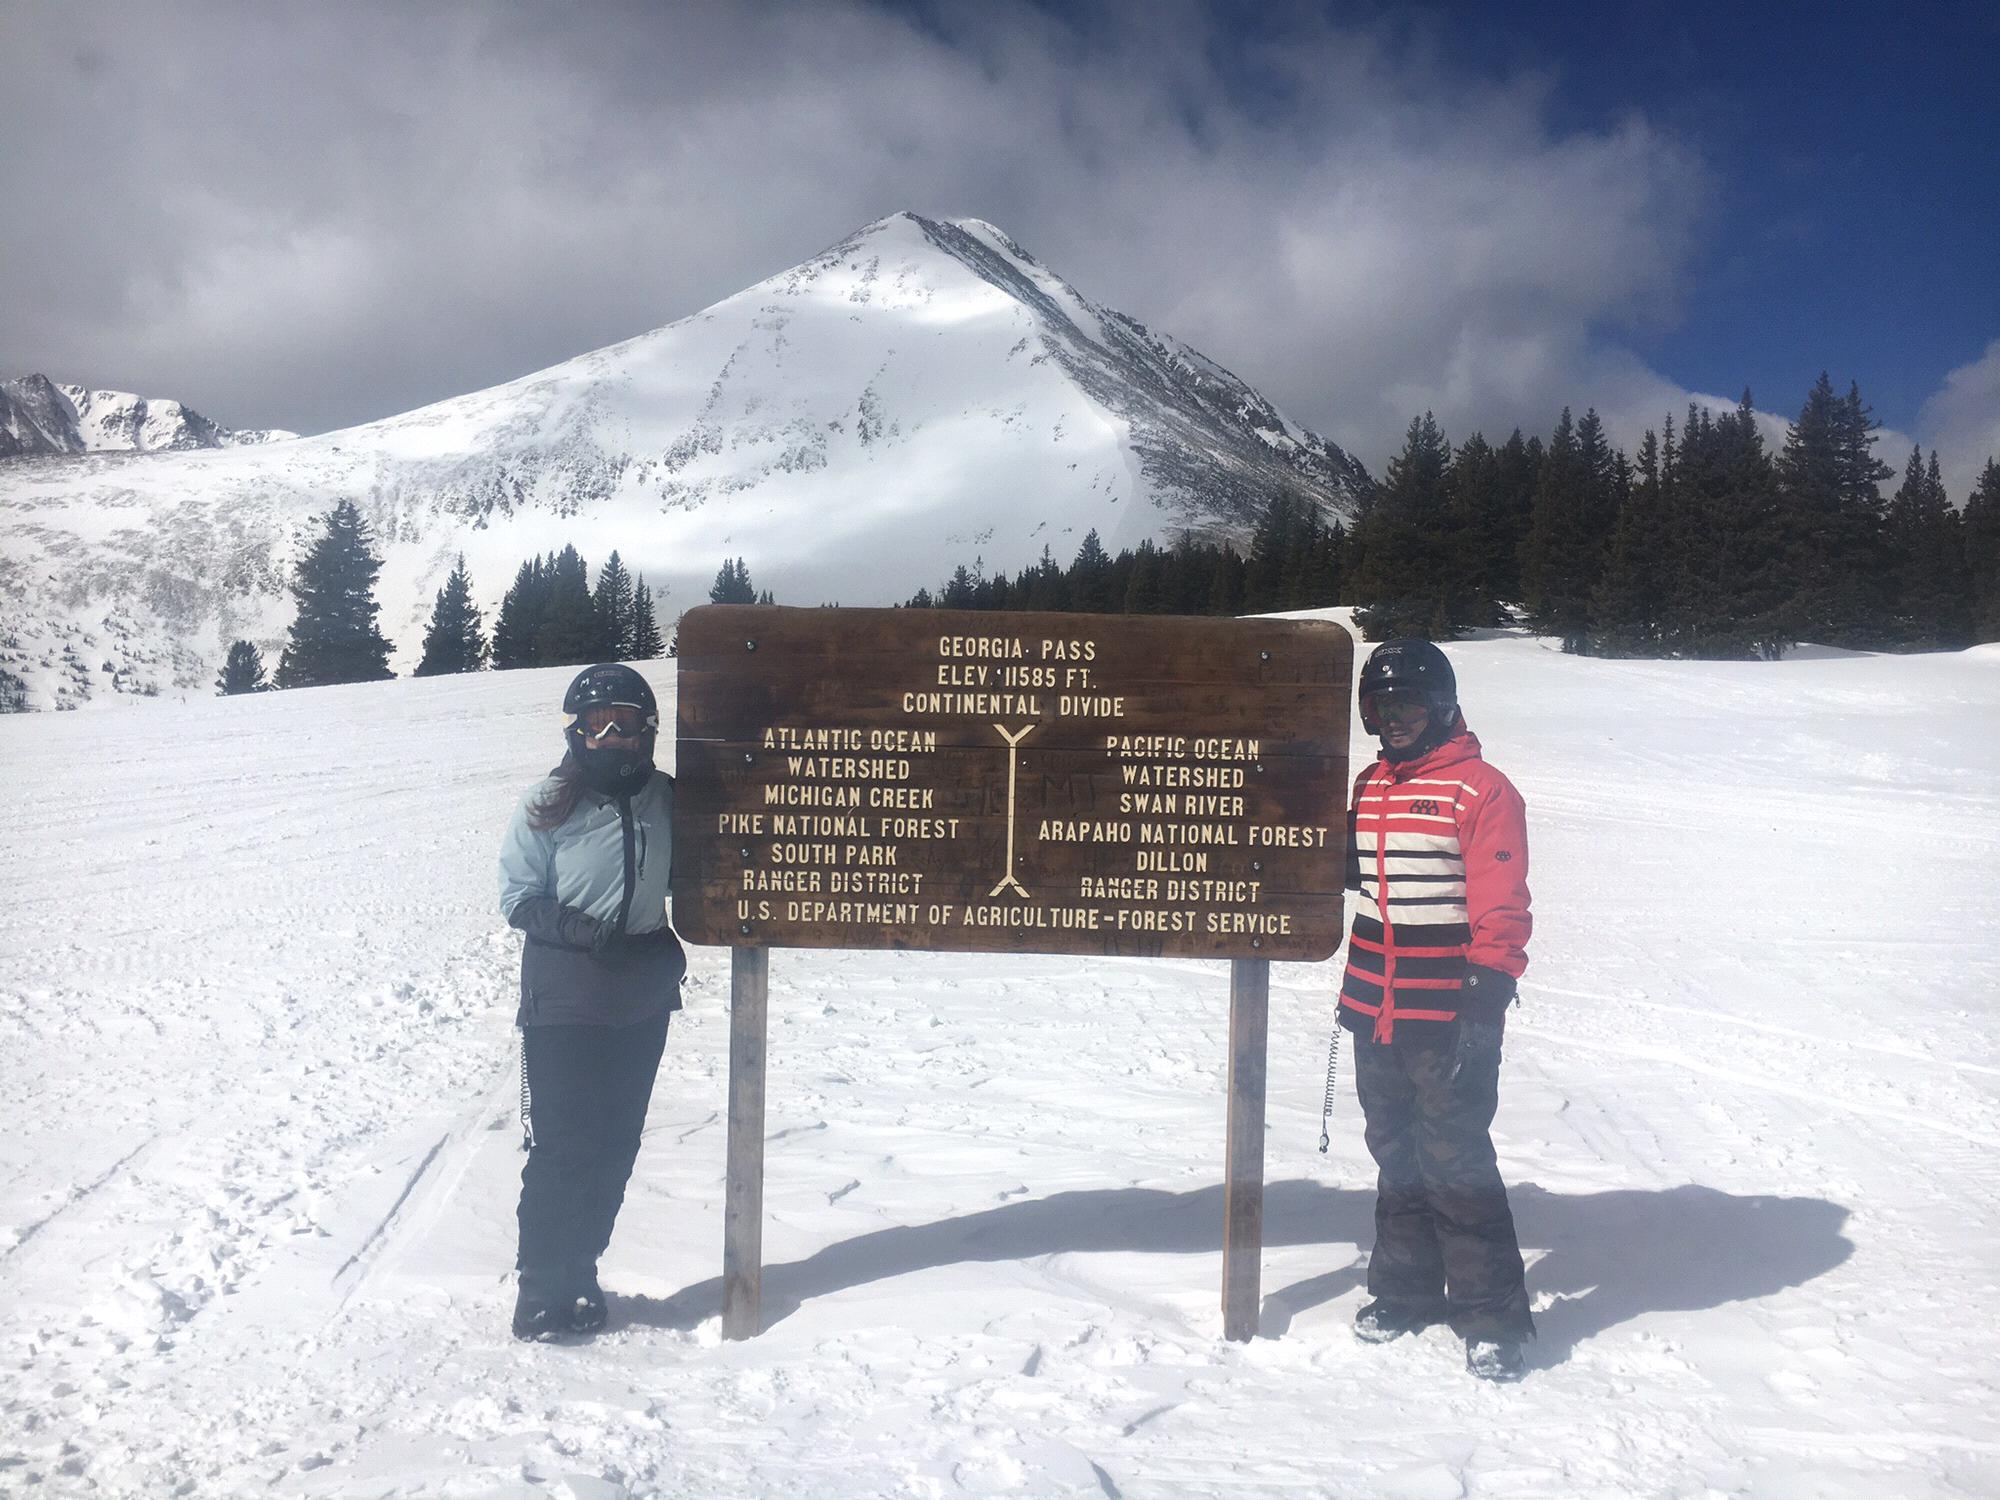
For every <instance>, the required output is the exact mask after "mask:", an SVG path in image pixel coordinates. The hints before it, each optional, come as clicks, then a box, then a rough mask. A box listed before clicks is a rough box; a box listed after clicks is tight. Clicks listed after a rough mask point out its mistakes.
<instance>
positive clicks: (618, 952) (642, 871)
mask: <svg viewBox="0 0 2000 1500" xmlns="http://www.w3.org/2000/svg"><path fill="white" fill-rule="evenodd" d="M555 784H556V783H555V779H554V778H553V777H550V778H548V779H546V780H544V781H542V782H539V783H537V784H536V785H535V786H534V787H532V788H530V789H529V791H528V793H527V795H525V796H524V797H522V799H521V801H520V804H519V805H518V806H517V807H516V808H515V809H514V816H513V818H512V820H511V821H510V822H509V823H508V825H507V832H506V835H505V837H504V838H503V839H502V840H501V844H500V910H501V912H502V913H503V914H505V916H506V918H507V920H508V922H509V923H510V924H512V925H513V926H515V927H518V928H520V929H521V930H522V931H523V932H524V933H526V934H527V938H528V942H527V947H526V948H525V949H524V950H523V952H522V955H521V1009H520V1013H519V1017H518V1019H519V1021H520V1024H522V1025H524V1026H530V1025H592V1026H624V1025H632V1024H636V1023H638V1022H641V1021H649V1020H654V1019H657V1017H658V1016H659V1015H660V1014H661V1012H663V1011H669V1010H678V1009H679V1008H680V981H681V976H682V974H683V973H685V971H686V968H687V961H686V958H685V956H684V955H683V954H682V952H681V947H680V943H679V941H678V939H676V938H675V936H674V934H673V929H672V928H670V927H669V926H668V925H667V895H668V891H669V890H670V888H671V882H672V878H673V854H674V836H673V816H674V783H673V780H672V778H671V777H669V776H667V775H666V774H665V773H664V772H661V771H655V772H654V773H653V775H652V777H651V779H650V780H648V781H647V783H646V784H645V785H644V786H643V787H641V788H640V789H639V790H638V791H637V792H636V793H634V794H633V796H632V797H631V798H630V799H629V802H628V803H627V804H625V805H621V803H620V801H619V799H618V798H616V797H605V796H600V795H599V794H598V793H596V792H593V791H590V790H588V789H587V788H586V789H585V790H584V791H583V792H582V794H581V795H580V796H579V797H578V799H577V804H576V810H575V811H574V812H572V813H571V814H570V816H569V817H568V818H567V819H566V820H564V822H562V823H561V824H560V825H559V826H557V827H555V828H548V829H537V828H534V827H532V826H531V825H530V824H529V821H528V811H529V809H530V808H531V807H532V806H533V805H534V803H535V802H536V801H537V800H538V799H539V798H541V797H542V796H543V795H544V794H545V793H546V792H547V791H549V790H550V789H551V788H552V787H553V786H554V785H555ZM628 870H629V878H628ZM600 927H610V928H612V929H614V930H615V931H616V932H618V933H620V934H621V935H622V936H621V937H620V938H619V939H618V940H616V941H613V942H611V943H610V944H609V945H605V944H604V943H602V942H601V941H599V942H596V943H593V939H594V938H599V936H600V934H599V928H600Z"/></svg>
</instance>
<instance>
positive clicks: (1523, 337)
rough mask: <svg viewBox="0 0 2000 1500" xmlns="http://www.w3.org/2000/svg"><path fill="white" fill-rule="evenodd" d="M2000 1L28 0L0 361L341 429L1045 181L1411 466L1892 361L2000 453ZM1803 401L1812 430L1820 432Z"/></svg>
mask: <svg viewBox="0 0 2000 1500" xmlns="http://www.w3.org/2000/svg"><path fill="white" fill-rule="evenodd" d="M1996 56H2000V5H1995V4H1992V3H1979V4H1962V5H1921V4H1920V5H1904V6H1900V7H1887V6H1882V7H1874V8H1863V7H1860V6H1854V5H1845V4H1821V5H1814V6H1806V5H1792V4H1779V5H1768V4H1752V5H1736V6H1722V5H1713V4H1706V3H1694V4H1679V5H1673V6H1664V5H1662V6H1647V7H1643V8H1642V7H1638V6H1631V5H1626V6H1618V5H1596V6H1583V5H1577V6H1554V5H1532V4H1531V5H1519V4H1507V5H1502V4H1498V3H1492V4H1469V3H1443V0H1434V3H1431V4H1428V5H1423V6H1409V5H1402V6H1389V5H1383V4H1368V3H1360V0H1351V3H1350V0H1343V3H1336V4H1331V5H1322V4H1316V3H1285V0H1272V3H1268V4H1249V3H1237V0H1103V3H1097V4H1091V5H1088V6H1075V5H1057V4H1053V3H1050V0H978V3H973V0H811V3H806V0H755V3H753V0H740V3H730V0H710V3H704V4H699V5H684V6H683V5H670V6H662V5H655V4H649V3H644V0H600V3H594V4H590V5H585V6H577V7H560V8H555V7H547V6H541V5H532V4H526V3H495V4H490V5H454V6H447V5H437V6H431V5H424V6H410V5H406V4H401V3H397V0H353V3H348V4H342V5H338V6H327V5H312V4H270V5H257V6H243V5H237V4H228V3H221V0H215V3H203V0H181V3H165V0H129V3H125V4H121V5H119V6H116V7H102V6H76V5H65V4H60V3H57V0H16V3H14V4H11V5H8V6H7V7H5V8H4V9H0V133H4V136H5V138H6V139H7V141H8V146H9V149H8V150H7V151H6V152H0V196H4V199H5V201H6V202H8V203H9V204H11V205H14V211H13V212H12V213H10V214H8V215H6V216H3V217H0V277H4V278H5V284H6V285H7V286H8V288H9V292H10V295H9V296H8V297H7V298H6V299H4V300H0V374H7V375H12V374H22V373H26V372H28V371H30V370H39V371H42V372H44V373H47V374H50V375H51V376H53V377H55V378H57V379H63V380H71V381H76V382H79V383H82V384H86V385H94V386H101V387H110V388H114V389H127V390H139V391H142V392H145V393H147V394H153V395H170V396H175V397H179V398H180V399H183V400H186V401H188V402H190V403H191V404H193V405H195V406H196V407H197V409H199V410H201V411H203V412H204V413H206V414H208V415H210V416H212V417H214V418H215V419H216V420H218V421H221V422H223V423H225V424H227V425H231V426H239V427H262V426H279V427H290V428H294V429H298V430H302V431H323V430H327V429H330V428H335V427H340V426H345V425H349V424H352V423H356V422H362V421H367V420H370V419H373V418H375V417H380V416H386V415H389V414H391V413H393V412H397V411H402V410H407V409H409V408H411V407H413V406H416V405H420V404H423V403H425V402H428V401H433V400H438V399H441V398H445V397H449V396H453V395H457V394H460V393H462V392H465V391H469V390H474V389H478V388H480V387H482V386H486V385H492V384H495V383H498V382H500V381H504V380H508V379H512V378H514V377H516V376H519V375H522V374H524V373H527V372H529V371H532V370H535V369H538V368H541V367H543V366H545V365H548V364H552V363H555V362H557V361H559V360H562V359H565V358H568V357H570V356H573V355H575V354H578V353H581V352H583V351H585V350H588V349H592V348H596V347H601V346H603V345H605V344H610V343H614V342H617V341H619V340H622V339H625V338H628V337H631V336H632V335H634V334H636V333H640V332H644V331H645V330H647V329H650V328H655V327H658V326H660V325H662V324H664V323H667V322H670V321H672V320H674V319H676V318H679V317H683V316H686V315H688V314H690V313H693V312H696V311H698V310H700V309H701V308H703V307H705V306H707V305H708V304H710V303H712V302H714V301H716V300H718V299H720V298H722V297H725V296H728V295H729V294H731V293H733V292H736V291H738V290H740V289H742V288H743V287H745V286H747V285H749V284H751V283H753V282H755V281H757V280H759V279H761V278H763V277H765V276H768V275H771V274H773V273H775V272H778V271H781V270H783V269H785V268H786V267H788V266H790V265H793V264H796V263H797V262H798V261H800V260H803V259H805V258H806V257H808V256H810V255H812V254H813V253H814V252H816V251H817V250H819V249H821V248H823V247H824V246H826V245H828V244H831V243H833V242H835V241H837V240H839V239H841V238H842V237H844V236H845V235H846V234H848V233H849V232H850V231H852V230H853V229H855V228H857V227H858V226H860V225H862V224H865V223H868V222H870V221H872V220H874V219H877V218H880V217H882V216H884V215H886V214H890V213H893V212H896V211H897V210H899V209H912V210H915V211H917V212H919V213H923V214H926V215H930V216H933V217H955V216H974V217H979V218H984V219H987V220H990V221H992V222H993V223H996V224H998V225H1000V226H1001V227H1002V228H1004V229H1005V230H1007V231H1008V232H1009V233H1010V234H1012V235H1013V236H1014V237H1015V238H1016V239H1017V240H1019V241H1020V242H1021V243H1022V244H1024V245H1025V246H1026V247H1027V248H1028V249H1030V250H1031V251H1032V252H1034V253H1035V254H1036V255H1037V256H1038V257H1039V258H1040V259H1042V260H1043V261H1044V262H1045V263H1046V264H1048V265H1049V266H1050V267H1052V268H1053V269H1054V270H1056V271H1057V272H1058V273H1060V274H1062V275H1063V276H1065V277H1066V278H1068V279H1069V280H1070V281H1071V282H1072V283H1073V284H1074V285H1075V286H1076V287H1077V288H1078V289H1079V290H1080V291H1082V292H1083V293H1084V294H1085V295H1087V296H1090V297H1092V298H1094V299H1096V300H1097V301H1099V302H1101V303H1104V304H1107V305H1109V306H1112V307H1116V308H1118V309H1120V310H1122V311H1125V312H1128V313H1131V314H1132V315H1134V316H1136V317H1139V318H1141V319H1142V320H1144V321H1145V322H1147V323H1148V324H1150V325H1152V326H1154V327H1157V328H1159V329H1162V330H1164V331H1166V332H1169V333H1172V334H1175V335H1177V336H1179V337H1181V338H1183V339H1185V340H1186V341H1188V342H1189V343H1191V344H1193V345H1195V346H1196V347H1197V348H1199V349H1201V350H1203V351H1204V352H1205V353H1207V354H1208V355H1210V356H1211V357H1213V358H1216V359H1219V360H1220V361H1221V362H1222V363H1224V364H1226V365H1228V366H1229V367H1230V368H1232V369H1234V370H1235V371H1236V372H1237V373H1238V374H1240V375H1242V376H1243V377H1244V378H1245V379H1247V380H1249V381H1250V382H1251V383H1252V384H1253V385H1256V386H1257V387H1258V388H1259V389H1261V390H1263V391H1264V392H1265V393H1266V394H1267V395H1269V396H1270V397H1271V398H1272V399H1274V400H1276V401H1277V402H1278V403H1279V404H1280V405H1281V406H1282V407H1283V408H1284V409H1285V410H1286V411H1287V412H1288V413H1289V414H1290V415H1292V416H1293V417H1295V418H1296V419H1298V420H1301V421H1303V422H1305V423H1306V424H1307V425H1309V426H1312V427H1314V428H1315V429H1317V430H1319V431H1321V432H1323V433H1325V434H1326V435H1327V436H1329V437H1331V438H1333V439H1334V440H1335V441H1337V442H1340V443H1342V444H1344V445H1346V446H1347V447H1349V448H1350V449H1352V450H1353V451H1354V452H1355V453H1357V454H1358V455H1359V456H1360V457H1362V458H1363V459H1364V461H1366V462H1368V463H1369V464H1370V465H1371V466H1375V467H1376V468H1378V469H1379V468H1380V466H1381V465H1382V463H1383V462H1384V461H1385V460H1386V459H1387V457H1388V456H1389V454H1390V453H1392V452H1393V451H1394V449H1395V447H1396V446H1397V443H1398V442H1399V440H1400V438H1401V435H1402V432H1403V429H1404V427H1405V426H1406V425H1407V423H1408V421H1409V419H1410V418H1411V417H1412V416H1413V415H1415V414H1417V413H1419V412H1422V411H1424V410H1426V409H1430V410H1434V411H1435V412H1436V413H1437V415H1438V417H1439V419H1440V420H1441V422H1442V423H1443V424H1444V426H1445V429H1446V431H1447V433H1448V434H1449V435H1450V436H1452V437H1453V438H1461V437H1463V436H1465V435H1467V434H1468V433H1469V432H1470V431H1472V430H1473V429H1475V428H1477V429H1479V430H1482V431H1485V432H1486V433H1488V435H1489V436H1493V435H1503V434H1504V433H1505V432H1507V431H1508V430H1509V429H1510V428H1511V427H1513V426H1515V425H1520V426H1522V427H1523V428H1525V429H1526V430H1528V431H1531V432H1542V433H1546V432H1547V431H1548V430H1549V429H1550V428H1551V427H1552V426H1553V425H1554V422H1555V417H1556V413H1557V411H1558V410H1559V409H1560V408H1561V407H1562V406H1564V405H1570V406H1574V407H1577V408H1581V407H1583V406H1586V405H1595V406H1596V407H1597V408H1598V409H1599V410H1600V412H1601V413H1602V414H1603V415H1604V416H1605V419H1606V422H1607V425H1608V426H1609V428H1610V430H1611V431H1612V433H1613V435H1614V436H1615V437H1616V438H1617V439H1618V440H1620V441H1622V442H1626V443H1628V444H1629V443H1634V442H1636V441H1637V439H1638V437H1639V435H1640V433H1641V432H1642V431H1643V430H1644V428H1645V427H1647V426H1657V425H1658V424H1659V422H1660V421H1661V420H1662V419H1663V418H1664V417H1665V416H1666V415H1667V414H1668V413H1670V412H1675V413H1677V412H1678V411H1679V410H1680V409H1681V408H1683V407H1684V406H1685V404H1686V403H1687V402H1688V401H1689V400H1691V399H1697V400H1703V401H1733V400H1734V399H1735V397H1736V396H1737V395H1738V394H1739V393H1740V392H1741V391H1742V389H1743V388H1744V387H1745V386H1746V385H1747V386H1748V387H1750V388H1751V389H1752V390H1753V391H1754V393H1755V395H1756V398H1757V401H1758V405H1759V406H1760V408H1762V409H1763V410H1765V411H1767V412H1774V413H1776V414H1778V415H1779V416H1780V417H1783V416H1788V415H1790V414H1793V413H1795V412H1796V410H1797V408H1798V406H1799V403H1800V402H1801V401H1802V399H1803V398H1804V395H1805V392H1806V390H1807V388H1808V387H1809V386H1810V384H1811V383H1812V381H1813V379H1814V378H1815V377H1816V376H1817V375H1818V374H1819V372H1820V371H1821V370H1822V369H1824V370H1826V371H1828V372H1830V373H1831V374H1832V376H1833V377H1834V379H1835V380H1836V381H1837V382H1839V383H1840V384H1841V385H1842V386H1843V387H1844V385H1845V383H1846V382H1847V381H1848V380H1850V379H1852V380H1858V381H1859V382H1860V384H1861V388H1862V392H1863V394H1864V396H1865V397H1866V398H1867V399H1868V401H1869V402H1870V403H1871V404H1872V406H1873V407H1874V409H1875V412H1876V415H1877V416H1878V418H1879V419H1880V420H1881V421H1882V422H1884V423H1885V424H1886V427H1887V428H1888V429H1889V430H1888V432H1887V433H1886V434H1885V437H1886V441H1885V450H1884V451H1885V456H1886V457H1887V458H1888V459H1889V461H1890V462H1891V463H1893V464H1895V465H1896V466H1897V467H1898V468H1900V467H1901V463H1902V460H1903V458H1904V457H1905V456H1907V452H1908V447H1907V445H1908V444H1909V443H1910V442H1911V441H1913V440H1915V441H1921V442H1922V443H1924V444H1925V445H1926V446H1935V447H1937V448H1939V449H1941V450H1942V456H1943V459H1944V463H1945V469H1946V477H1947V482H1948V485H1949V486H1950V488H1951V489H1952V491H1953V493H1954V496H1955V497H1962V494H1963V491H1964V489H1965V487H1966V486H1968V485H1969V484H1970V480H1971V476H1972V475H1973V474H1974V473H1975V472H1976V470H1977V468H1978V466H1979V465H1980V464H1981V463H1982V462H1983V461H1984V460H1985V458H1986V457H1987V456H1989V454H2000V276H1996V275H1995V274H1994V267H1995V266H1996V265H2000V170H1996V167H1995V164H1994V160H1993V158H1994V157H1995V156H1996V154H2000V150H1996V148H2000V110H1996V105H1995V102H1994V91H1993V88H1992V85H1991V82H1990V79H1989V75H1990V74H1991V72H1992V69H1993V65H1994V59H1995V58H1996ZM1772 432H1773V436H1774V437H1775V436H1777V435H1779V429H1778V427H1777V426H1776V424H1774V425H1773V427H1772Z"/></svg>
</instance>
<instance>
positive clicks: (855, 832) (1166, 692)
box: [674, 605, 1353, 1339]
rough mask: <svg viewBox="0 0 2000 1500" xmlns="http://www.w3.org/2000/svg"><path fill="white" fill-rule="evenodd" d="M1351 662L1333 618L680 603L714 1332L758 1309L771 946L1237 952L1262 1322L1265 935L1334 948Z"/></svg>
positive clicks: (1242, 1276)
mask: <svg viewBox="0 0 2000 1500" xmlns="http://www.w3.org/2000/svg"><path fill="white" fill-rule="evenodd" d="M1352 670H1353V643H1352V641H1351V640H1350V638H1349V637H1348V635H1347V632H1346V631H1344V630H1342V629H1341V628H1340V627H1339V626H1337V625H1331V624H1327V623H1324V622H1318V621H1299V620H1210V619H1182V618H1152V617H1143V616H1141V617H1135V616H1093V615H1054V614H984V613H980V614H975V613H963V612H957V611H942V610H848V609H782V608H778V607H775V606H755V605H709V606H706V607H703V608H701V609H695V610H690V611H689V612H688V613H687V614H686V615H685V616H683V617H682V620H681V628H680V639H679V679H680V680H679V687H680V691H679V709H678V725H677V756H678V763H677V768H676V775H677V781H678V789H677V796H676V799H675V820H674V822H675V827H674V922H675V925H676V926H677V927H678V928H679V929H680V932H681V934H682V936H683V937H685V938H687V939H688V940H689V941H691V942H696V943H712V944H720V945H727V946H729V947H731V948H733V949H735V950H736V953H735V955H734V961H733V962H734V967H733V977H732V985H731V993H732V1013H731V1024H730V1111H729V1133H730V1140H729V1180H728V1195H729V1196H728V1204H727V1207H726V1210H725V1245H724V1304H725V1306H724V1319H723V1331H724V1333H725V1335H726V1336H727V1337H729V1338H747V1337H749V1336H751V1335H752V1334H754V1333H756V1332H757V1331H758V1328H759V1314H758V1292H759V1279H760V1271H761V1224H762V1213H763V1148H764V1046H765V1036H766V1023H765V1010H766V987H767V984H768V975H769V970H768V957H769V950H770V949H772V948H779V947H795V948H834V947H838V948H904V949H931V950H954V951H975V952H993V953H1072V954H1119V955H1125V956H1136V957H1159V956H1178V957H1202V958H1228V959H1232V960H1235V963H1234V965H1233V967H1232V970H1231V980H1230V1068H1229V1079H1230V1082H1229V1092H1230V1103H1229V1125H1228V1138H1227V1173H1226V1177H1227V1186H1226V1190H1225V1201H1226V1204H1227V1209H1226V1213H1225V1219H1226V1222H1225V1225H1224V1235H1223V1309H1224V1318H1223V1322H1224V1330H1225V1332H1226V1333H1227V1335H1228V1336H1229V1337H1230V1338H1233V1339H1247V1338H1249V1337H1250V1336H1251V1335H1252V1334H1253V1333H1254V1332H1255V1329H1256V1321H1257V1300H1258V1255H1259V1253H1260V1249H1261V1243H1262V1227H1263V1158H1264V1055H1265V1034H1266V1028H1267V1024H1268V1023H1267V1016H1268V1008H1269V994H1270V961H1271V960H1272V959H1289V960H1300V961H1316V960H1319V959H1323V958H1326V957H1328V956H1330V955H1331V954H1332V953H1333V952H1334V950H1335V949H1336V948H1337V947H1338V946H1339V942H1340V913H1341V906H1340V895H1341V885H1342V878H1343V872H1344V866H1345V862H1346V818H1345V810H1346V790H1347V720H1348V692H1349V683H1350V680H1351V675H1352Z"/></svg>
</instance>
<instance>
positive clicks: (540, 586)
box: [493, 557, 548, 672]
mask: <svg viewBox="0 0 2000 1500" xmlns="http://www.w3.org/2000/svg"><path fill="white" fill-rule="evenodd" d="M547 596H548V579H547V577H546V576H545V574H544V572H543V569H542V560H541V559H540V558H538V557H531V558H529V559H528V560H527V561H526V562H524V563H522V564H521V566H520V569H519V571H517V572H516V573H515V574H514V582H513V586H512V587H510V588H509V589H508V590H507V593H506V595H505V596H504V597H503V598H502V599H501V600H500V614H499V617H498V618H497V619H495V620H494V622H493V666H494V669H495V670H496V671H501V672H505V671H511V670H512V669H513V668H515V667H532V666H533V665H534V664H535V632H536V631H537V630H538V629H540V628H541V623H542V616H543V615H544V614H545V613H546V612H547Z"/></svg>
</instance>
